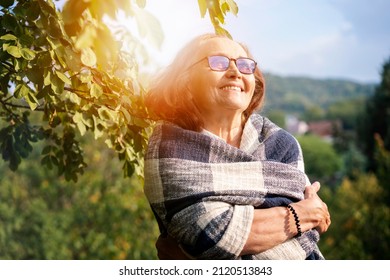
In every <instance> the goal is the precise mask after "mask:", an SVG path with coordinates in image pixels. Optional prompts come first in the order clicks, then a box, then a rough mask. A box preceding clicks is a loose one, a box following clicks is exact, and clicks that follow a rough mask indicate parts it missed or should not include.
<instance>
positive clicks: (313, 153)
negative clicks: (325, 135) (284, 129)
mask: <svg viewBox="0 0 390 280" xmlns="http://www.w3.org/2000/svg"><path fill="white" fill-rule="evenodd" d="M298 141H299V143H300V144H301V147H302V151H303V155H304V160H305V171H306V173H307V174H308V176H309V178H310V180H311V181H313V182H314V181H320V182H322V183H332V184H334V183H335V182H333V181H334V180H335V179H336V178H338V176H340V174H338V173H339V172H340V170H341V169H342V159H341V157H340V156H339V155H338V154H337V153H336V152H335V150H334V149H333V147H332V145H331V144H329V143H327V142H325V141H324V140H322V139H321V138H320V137H318V136H315V135H303V136H299V137H298Z"/></svg>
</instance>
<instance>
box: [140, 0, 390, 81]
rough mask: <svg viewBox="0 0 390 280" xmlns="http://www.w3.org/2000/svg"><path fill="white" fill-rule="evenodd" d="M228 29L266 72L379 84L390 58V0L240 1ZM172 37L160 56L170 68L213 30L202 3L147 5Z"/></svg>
mask: <svg viewBox="0 0 390 280" xmlns="http://www.w3.org/2000/svg"><path fill="white" fill-rule="evenodd" d="M235 2H236V3H237V5H238V8H239V11H238V14H237V16H234V15H231V14H229V15H228V16H227V17H226V23H225V25H223V27H224V28H225V29H227V30H228V31H229V32H230V34H231V35H232V37H233V39H235V40H236V41H239V42H242V43H244V44H245V45H247V46H248V47H249V50H250V51H251V53H252V54H253V56H254V57H255V59H256V61H257V62H258V65H259V66H260V68H261V69H262V71H265V72H270V73H273V74H277V75H282V76H307V77H312V78H320V79H328V78H330V79H348V80H353V81H356V82H362V83H372V82H374V83H377V82H379V81H380V78H381V77H380V72H381V69H382V66H383V64H384V63H385V62H386V61H387V60H389V59H390V16H389V12H390V1H388V0H316V1H312V0H294V1H291V0H235ZM145 9H146V10H147V11H149V12H151V13H152V14H153V15H155V17H156V18H157V19H158V20H159V22H160V25H161V26H162V29H163V32H164V41H163V45H162V47H161V49H160V50H155V51H153V55H154V56H155V57H156V59H157V60H158V61H159V63H160V64H161V65H162V66H164V65H167V64H168V63H170V62H171V61H172V59H173V58H174V56H175V55H176V53H177V52H178V50H179V49H180V48H181V47H183V45H184V44H185V43H186V42H188V41H189V40H191V39H192V38H193V37H195V36H196V35H199V34H202V33H206V32H213V27H212V25H211V22H210V20H209V17H208V15H206V17H205V18H201V16H200V11H199V7H198V1H196V0H164V1H161V0H147V1H146V7H145Z"/></svg>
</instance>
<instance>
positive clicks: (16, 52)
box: [7, 46, 22, 58]
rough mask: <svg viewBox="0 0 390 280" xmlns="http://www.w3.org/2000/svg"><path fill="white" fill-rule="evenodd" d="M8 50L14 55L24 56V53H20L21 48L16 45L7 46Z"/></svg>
mask: <svg viewBox="0 0 390 280" xmlns="http://www.w3.org/2000/svg"><path fill="white" fill-rule="evenodd" d="M7 52H8V53H9V54H10V55H12V56H13V57H16V58H20V57H22V54H21V53H20V48H18V47H16V46H9V47H8V48H7Z"/></svg>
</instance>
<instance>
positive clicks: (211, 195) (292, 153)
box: [144, 114, 323, 259]
mask: <svg viewBox="0 0 390 280" xmlns="http://www.w3.org/2000/svg"><path fill="white" fill-rule="evenodd" d="M308 184H310V183H309V180H308V178H307V176H306V175H305V173H304V165H303V158H302V152H301V148H300V146H299V143H298V142H297V140H296V139H295V138H294V137H293V136H292V135H291V134H289V133H288V132H286V131H285V130H283V129H281V128H279V127H278V126H276V125H275V124H273V123H272V122H271V121H270V120H268V119H267V118H265V117H262V116H260V115H258V114H253V115H252V116H251V117H250V118H249V120H248V121H247V123H246V125H245V127H244V130H243V135H242V139H241V143H240V147H239V148H235V147H233V146H231V145H229V144H227V143H226V142H225V141H224V140H223V139H221V138H219V137H217V136H215V135H213V134H211V133H209V132H207V131H204V132H202V133H197V132H194V131H189V130H185V129H182V128H180V127H178V126H176V125H174V124H171V123H167V122H160V123H159V124H158V125H157V126H156V127H155V129H154V132H153V134H152V136H151V138H150V140H149V147H148V151H147V154H146V156H145V186H144V191H145V195H146V196H147V198H148V200H149V203H150V205H151V207H152V210H153V212H154V214H155V216H156V219H157V221H158V222H159V225H160V230H161V231H162V232H166V233H169V234H170V235H171V236H173V237H174V238H175V239H176V240H178V242H179V244H180V246H181V247H182V249H183V250H184V251H185V252H186V253H188V254H189V255H191V256H192V257H194V258H196V259H323V256H322V254H321V252H320V251H319V249H318V246H317V242H318V240H319V234H318V232H317V231H316V230H310V231H308V232H305V233H304V234H303V235H302V236H300V237H296V238H292V239H290V240H288V241H286V242H285V243H283V244H280V245H278V246H276V247H274V248H272V249H269V250H267V251H265V252H262V253H259V254H256V255H246V256H241V257H240V256H239V254H240V252H241V251H242V248H243V247H244V245H245V242H246V240H247V238H248V235H249V232H250V228H251V223H252V219H253V214H254V209H256V208H269V207H274V206H285V205H287V204H289V203H291V202H295V201H299V200H301V199H303V197H304V195H303V192H304V189H305V186H306V185H308Z"/></svg>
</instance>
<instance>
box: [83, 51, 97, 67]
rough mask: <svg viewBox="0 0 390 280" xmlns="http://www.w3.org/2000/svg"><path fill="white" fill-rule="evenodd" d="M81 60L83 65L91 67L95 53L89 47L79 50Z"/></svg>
mask: <svg viewBox="0 0 390 280" xmlns="http://www.w3.org/2000/svg"><path fill="white" fill-rule="evenodd" d="M81 62H82V63H83V64H84V65H85V66H89V67H93V66H95V65H96V54H95V53H94V51H93V50H92V49H91V48H85V49H82V50H81Z"/></svg>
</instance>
